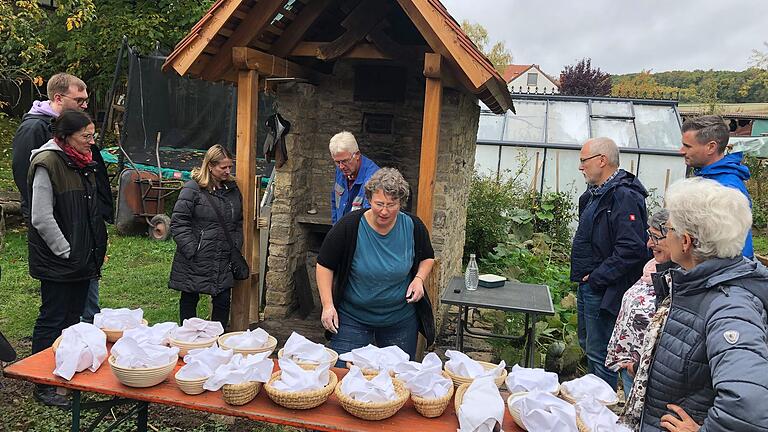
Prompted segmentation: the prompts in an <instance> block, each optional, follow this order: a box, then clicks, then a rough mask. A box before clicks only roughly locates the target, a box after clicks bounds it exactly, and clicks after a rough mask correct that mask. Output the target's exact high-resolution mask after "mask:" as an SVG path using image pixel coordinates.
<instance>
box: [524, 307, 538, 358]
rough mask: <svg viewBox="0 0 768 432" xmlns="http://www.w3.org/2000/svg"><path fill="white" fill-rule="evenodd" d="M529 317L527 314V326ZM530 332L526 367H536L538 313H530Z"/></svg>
mask: <svg viewBox="0 0 768 432" xmlns="http://www.w3.org/2000/svg"><path fill="white" fill-rule="evenodd" d="M528 318H529V315H528V314H526V315H525V321H526V327H528V325H527V324H528ZM528 331H529V333H528V344H527V346H526V348H525V350H526V351H527V353H526V354H527V358H526V359H525V363H526V367H531V368H532V367H536V365H535V363H534V359H535V353H536V314H535V313H534V314H531V315H530V327H529V330H528Z"/></svg>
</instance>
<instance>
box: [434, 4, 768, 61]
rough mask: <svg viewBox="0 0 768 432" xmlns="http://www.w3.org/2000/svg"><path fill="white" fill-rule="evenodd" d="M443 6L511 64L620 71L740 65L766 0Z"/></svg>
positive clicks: (763, 22)
mask: <svg viewBox="0 0 768 432" xmlns="http://www.w3.org/2000/svg"><path fill="white" fill-rule="evenodd" d="M442 2H443V4H444V5H445V6H446V7H447V8H448V10H449V11H450V12H451V14H452V15H453V16H454V18H456V20H458V21H459V22H461V20H463V19H467V20H469V21H473V22H477V23H480V24H482V25H483V26H484V27H485V28H486V29H487V30H488V34H489V37H490V39H491V41H492V42H495V41H497V40H503V41H504V42H505V43H506V45H507V47H508V49H509V50H510V51H511V52H512V55H513V56H514V60H513V61H514V63H516V64H531V63H536V64H539V65H541V67H542V69H543V70H544V72H546V73H549V74H551V75H558V74H559V72H560V71H561V70H562V68H563V66H564V65H566V64H573V63H575V62H576V61H577V60H579V59H581V58H583V57H591V58H592V65H593V66H597V67H600V68H601V69H602V70H603V71H606V72H610V73H614V74H622V73H629V72H639V71H640V70H641V69H651V70H653V71H654V72H663V71H668V70H694V69H705V70H707V69H715V70H743V69H745V68H747V67H748V66H749V64H750V57H751V54H752V50H753V49H761V50H763V51H765V50H766V47H765V46H764V45H763V42H764V41H768V1H767V0H634V1H633V0H587V1H576V0H547V1H531V0H527V1H521V0H442Z"/></svg>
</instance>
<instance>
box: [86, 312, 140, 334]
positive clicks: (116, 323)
mask: <svg viewBox="0 0 768 432" xmlns="http://www.w3.org/2000/svg"><path fill="white" fill-rule="evenodd" d="M143 318H144V311H143V310H141V309H127V308H120V309H110V308H104V309H102V310H101V312H98V313H96V315H94V316H93V325H95V326H96V327H98V328H101V329H110V330H127V329H131V328H135V327H138V326H140V325H141V320H142V319H143Z"/></svg>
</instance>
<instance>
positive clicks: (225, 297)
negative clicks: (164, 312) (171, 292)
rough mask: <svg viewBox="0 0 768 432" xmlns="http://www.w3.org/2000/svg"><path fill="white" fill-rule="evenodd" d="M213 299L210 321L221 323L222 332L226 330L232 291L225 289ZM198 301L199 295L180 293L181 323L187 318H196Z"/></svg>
mask: <svg viewBox="0 0 768 432" xmlns="http://www.w3.org/2000/svg"><path fill="white" fill-rule="evenodd" d="M211 297H212V298H213V310H211V319H212V320H213V321H218V322H220V323H221V325H222V327H224V330H225V331H226V330H227V324H228V323H229V305H230V303H231V297H232V289H226V290H224V291H222V292H220V293H218V294H216V295H215V296H211ZM198 301H200V294H199V293H188V292H184V291H182V292H181V297H179V317H180V318H181V322H182V323H183V322H184V320H185V319H187V318H194V317H196V316H197V302H198Z"/></svg>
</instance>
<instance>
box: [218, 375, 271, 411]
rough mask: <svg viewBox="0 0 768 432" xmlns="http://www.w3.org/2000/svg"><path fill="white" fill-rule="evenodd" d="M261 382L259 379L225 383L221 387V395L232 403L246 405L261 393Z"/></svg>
mask: <svg viewBox="0 0 768 432" xmlns="http://www.w3.org/2000/svg"><path fill="white" fill-rule="evenodd" d="M259 390H261V383H260V382H258V381H249V382H245V383H242V384H224V386H222V387H221V396H222V397H223V398H224V402H226V403H228V404H230V405H236V406H240V405H245V404H247V403H248V402H250V401H252V400H253V398H255V397H256V395H257V394H259Z"/></svg>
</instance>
